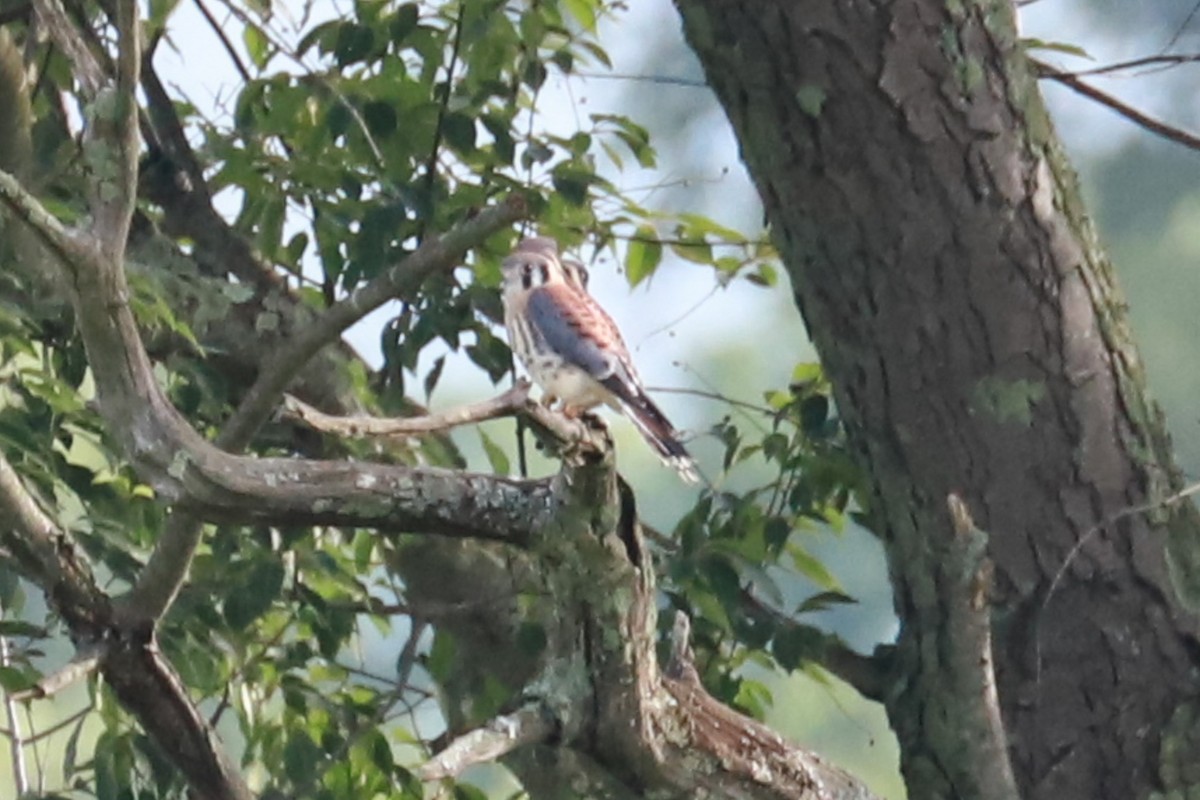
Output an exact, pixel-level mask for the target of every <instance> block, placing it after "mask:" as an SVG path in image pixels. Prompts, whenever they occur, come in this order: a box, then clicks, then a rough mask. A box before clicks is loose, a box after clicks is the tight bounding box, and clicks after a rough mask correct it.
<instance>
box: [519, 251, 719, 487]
mask: <svg viewBox="0 0 1200 800" xmlns="http://www.w3.org/2000/svg"><path fill="white" fill-rule="evenodd" d="M500 269H501V272H502V273H503V276H504V282H503V299H504V325H505V327H506V328H507V329H508V340H509V343H510V344H511V345H512V349H513V352H514V353H515V354H516V355H517V358H519V359H520V360H521V364H522V365H523V366H524V367H525V371H526V372H528V373H529V376H530V377H531V378H533V380H534V382H535V383H537V384H538V385H539V386H541V387H542V390H543V391H545V392H546V394H547V395H548V396H549V397H552V398H557V399H559V400H561V401H562V404H563V413H565V414H567V415H568V416H573V415H575V414H578V413H579V412H581V411H584V410H586V409H589V408H592V407H594V406H597V405H600V404H601V403H605V404H607V405H609V406H611V407H613V408H615V409H617V410H618V411H622V412H624V413H625V415H626V416H627V417H629V419H630V420H632V421H633V424H634V425H636V426H637V429H638V430H639V431H640V432H641V434H642V436H643V437H645V439H646V441H647V442H649V444H650V446H651V447H652V448H654V451H655V452H656V453H658V455H659V457H661V458H662V459H663V461H665V462H666V463H667V464H669V465H670V466H672V467H674V468H675V469H676V470H678V471H679V474H680V475H681V476H682V477H683V479H684V480H685V481H688V482H689V483H693V482H695V481H696V480H697V473H696V462H695V461H693V460H692V457H691V456H690V455H689V454H688V451H687V450H686V449H684V446H683V445H682V444H681V443H680V441H679V433H678V432H677V431H676V430H675V428H674V426H672V425H671V423H670V421H669V420H668V419H667V418H666V416H664V415H663V413H662V412H661V411H659V410H658V406H656V405H655V404H654V401H652V400H651V399H650V398H649V397H648V396H647V395H646V390H645V389H644V388H642V382H641V379H639V378H638V374H637V370H636V369H635V368H634V366H633V360H632V359H631V358H630V357H629V350H628V349H627V348H626V347H625V342H624V340H622V339H621V333H620V332H619V331H618V330H617V326H616V324H615V323H613V321H612V318H610V317H609V316H608V314H606V313H605V312H604V309H603V308H601V307H600V305H599V304H598V303H597V302H596V301H595V300H594V299H593V298H592V296H591V295H590V294H588V293H587V277H588V276H587V269H586V268H585V267H584V266H583V264H580V263H579V262H577V261H571V260H569V259H562V258H560V257H559V254H558V244H557V243H556V242H555V241H554V240H553V239H550V238H547V237H544V236H536V237H532V238H529V239H525V240H524V241H522V242H521V243H520V244H519V245H517V249H516V250H514V251H513V253H512V254H511V255H510V256H508V258H506V259H504V262H503V264H502V265H501V268H500Z"/></svg>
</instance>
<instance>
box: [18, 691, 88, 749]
mask: <svg viewBox="0 0 1200 800" xmlns="http://www.w3.org/2000/svg"><path fill="white" fill-rule="evenodd" d="M95 707H96V706H95V704H94V703H91V702H89V703H88V704H87V705H86V706H85V707H83V708H81V709H79V710H78V711H76V712H75V713H74V714H72V715H71V716H69V717H67V718H66V719H64V720H62V721H60V722H56V723H54V724H53V725H51V726H50V727H49V728H46V729H45V730H44V731H38V732H37V733H34V734H30V735H29V736H26V737H25V744H30V745H32V744H37V743H38V742H41V741H43V740H45V739H49V738H50V737H51V736H53V735H54V734H56V733H58V732H59V731H61V730H63V729H64V728H69V727H70V726H72V725H74V724H75V723H76V722H78V721H79V720H81V719H83V718H84V717H86V716H87V715H88V714H90V713H92V711H93V709H95ZM11 734H12V731H10V730H7V729H4V728H0V736H10V735H11Z"/></svg>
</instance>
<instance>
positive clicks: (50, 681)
mask: <svg viewBox="0 0 1200 800" xmlns="http://www.w3.org/2000/svg"><path fill="white" fill-rule="evenodd" d="M107 650H108V647H107V644H105V643H103V642H100V643H95V644H88V645H83V646H81V647H80V648H79V650H78V651H76V653H75V657H74V658H72V659H71V660H70V661H69V662H67V664H66V666H64V667H63V668H62V669H59V670H56V671H54V672H52V673H50V674H49V675H46V676H45V677H43V678H42V679H41V680H39V681H38V682H37V683H36V684H34V685H33V686H31V687H30V688H28V689H26V690H24V691H22V692H17V693H16V694H14V695H13V697H14V699H17V700H21V701H27V700H42V699H45V698H47V697H53V696H54V695H56V694H58V693H59V692H61V691H62V690H63V689H65V688H67V687H68V686H71V685H72V684H74V683H76V682H78V681H81V680H83V679H84V678H86V677H88V676H89V675H91V674H92V673H93V672H95V671H96V669H97V668H98V667H99V666H100V661H101V659H103V658H104V656H105V653H106V652H107Z"/></svg>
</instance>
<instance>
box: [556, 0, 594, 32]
mask: <svg viewBox="0 0 1200 800" xmlns="http://www.w3.org/2000/svg"><path fill="white" fill-rule="evenodd" d="M563 7H564V8H566V9H567V13H568V14H570V15H571V16H572V17H574V18H575V21H576V22H578V23H579V26H580V27H581V28H583V29H584V30H585V31H588V32H589V33H590V32H593V31H595V30H596V3H595V0H563Z"/></svg>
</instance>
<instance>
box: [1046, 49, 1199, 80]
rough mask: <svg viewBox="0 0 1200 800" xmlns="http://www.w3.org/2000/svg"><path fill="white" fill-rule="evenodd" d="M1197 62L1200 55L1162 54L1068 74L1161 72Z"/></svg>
mask: <svg viewBox="0 0 1200 800" xmlns="http://www.w3.org/2000/svg"><path fill="white" fill-rule="evenodd" d="M1198 61H1200V54H1196V53H1193V54H1190V55H1167V54H1165V53H1164V54H1161V55H1157V56H1143V57H1142V58H1131V59H1129V60H1128V61H1118V62H1116V63H1114V64H1105V65H1104V66H1101V67H1092V68H1090V69H1077V70H1071V72H1070V73H1069V74H1071V75H1075V76H1076V77H1080V78H1082V77H1086V76H1088V75H1108V74H1110V73H1113V72H1124V71H1125V70H1129V69H1139V68H1141V67H1158V68H1159V70H1163V69H1167V68H1168V67H1178V66H1182V65H1184V64H1195V63H1196V62H1198ZM1151 71H1156V70H1146V72H1151ZM1064 72H1065V70H1064Z"/></svg>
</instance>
